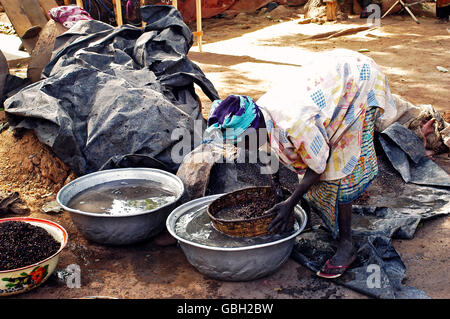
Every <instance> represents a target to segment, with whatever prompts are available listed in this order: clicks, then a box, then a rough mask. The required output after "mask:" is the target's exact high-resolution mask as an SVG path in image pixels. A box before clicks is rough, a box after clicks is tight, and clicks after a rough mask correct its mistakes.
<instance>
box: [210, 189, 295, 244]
mask: <svg viewBox="0 0 450 319" xmlns="http://www.w3.org/2000/svg"><path fill="white" fill-rule="evenodd" d="M283 192H284V196H285V198H287V197H288V196H289V195H290V193H289V191H288V190H286V189H283ZM277 203H278V200H277V197H276V195H275V193H274V191H273V188H272V187H269V186H267V187H249V188H244V189H240V190H237V191H234V192H231V193H228V194H225V195H223V196H221V197H219V198H218V199H216V200H214V201H213V202H211V204H209V206H208V209H207V214H208V216H209V217H210V219H211V222H212V224H213V226H214V227H215V228H216V229H217V230H218V231H221V232H222V233H225V234H227V235H230V236H235V237H256V236H264V235H269V234H270V232H269V231H268V229H267V227H268V226H269V224H270V222H271V221H272V220H273V218H274V217H275V216H276V214H277V213H276V212H274V213H267V211H268V210H270V209H271V208H272V207H273V206H274V205H275V204H277ZM290 225H291V228H292V227H293V225H294V214H292V215H291V219H290Z"/></svg>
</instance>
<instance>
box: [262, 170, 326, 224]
mask: <svg viewBox="0 0 450 319" xmlns="http://www.w3.org/2000/svg"><path fill="white" fill-rule="evenodd" d="M319 177H320V174H317V173H315V172H314V171H313V170H311V169H309V168H308V169H307V170H306V173H305V176H304V177H303V180H302V181H301V182H300V183H299V184H298V185H297V186H296V188H295V191H294V192H293V193H292V195H291V196H290V197H289V198H288V199H286V200H285V201H282V202H281V203H278V204H276V205H275V206H273V207H272V208H271V209H269V210H268V211H267V212H268V213H272V212H278V214H277V215H276V216H275V218H274V219H273V220H272V222H271V223H270V224H269V226H268V228H267V230H268V231H270V232H274V231H279V232H284V231H286V230H288V228H289V218H290V216H291V213H292V212H293V210H294V207H295V205H297V204H298V203H299V202H300V200H301V198H302V197H303V194H305V193H306V192H307V191H308V189H309V188H310V187H311V185H312V184H314V183H315V182H317V181H318V180H319Z"/></svg>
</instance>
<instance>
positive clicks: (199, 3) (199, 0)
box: [195, 0, 203, 52]
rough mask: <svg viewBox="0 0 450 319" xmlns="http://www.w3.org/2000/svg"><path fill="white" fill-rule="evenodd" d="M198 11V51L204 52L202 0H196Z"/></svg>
mask: <svg viewBox="0 0 450 319" xmlns="http://www.w3.org/2000/svg"><path fill="white" fill-rule="evenodd" d="M195 7H196V10H197V45H198V51H199V52H202V38H203V30H202V0H196V4H195Z"/></svg>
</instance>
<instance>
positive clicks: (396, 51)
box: [0, 8, 450, 298]
mask: <svg viewBox="0 0 450 319" xmlns="http://www.w3.org/2000/svg"><path fill="white" fill-rule="evenodd" d="M290 10H292V13H293V14H295V13H297V11H296V10H297V9H296V8H291V9H290ZM419 19H420V21H421V24H420V25H417V24H416V23H414V22H413V20H412V19H410V18H409V16H406V15H405V16H391V17H387V18H385V19H383V20H382V26H381V27H380V28H377V29H374V30H369V31H364V32H360V33H358V34H355V35H349V36H342V37H338V38H334V39H328V40H315V41H313V40H307V39H305V38H306V37H308V36H311V35H315V34H318V33H325V32H329V31H333V30H339V29H343V28H346V27H349V26H352V27H356V26H361V25H363V24H364V22H365V21H363V20H360V19H359V18H357V17H354V18H351V19H350V20H348V21H345V22H341V23H326V24H324V25H317V24H307V25H300V24H298V23H297V21H296V20H292V21H286V22H278V21H277V20H276V21H274V20H270V19H268V18H266V17H265V16H264V15H257V14H254V15H241V16H239V17H238V18H237V19H234V20H227V19H207V20H205V21H204V31H205V37H204V45H203V52H202V53H199V52H197V47H193V48H192V50H191V52H190V54H189V57H190V58H191V59H192V60H193V61H195V62H196V63H197V64H198V65H199V66H200V67H201V68H202V70H203V71H204V72H205V73H206V75H207V77H208V78H209V79H210V80H211V81H212V82H213V83H214V85H215V86H216V89H217V90H218V92H219V94H220V96H221V97H222V98H224V97H226V96H227V95H228V94H231V93H235V94H246V95H250V96H252V97H254V98H258V97H260V96H261V95H262V94H263V93H264V92H265V91H266V90H267V89H268V88H269V87H270V86H271V85H273V84H274V83H275V82H277V81H279V80H281V79H283V78H284V77H286V76H288V75H289V74H291V72H295V70H296V69H297V68H300V67H301V65H302V64H304V63H305V62H306V61H307V60H308V59H312V58H314V56H313V52H317V51H322V50H327V49H333V48H348V49H353V50H359V49H368V50H369V52H367V53H365V54H367V55H368V56H371V57H372V58H374V59H375V60H376V62H377V63H378V64H379V65H381V66H382V68H383V70H384V72H385V73H386V75H387V76H388V79H389V83H390V86H391V90H392V92H393V93H397V94H399V95H401V96H403V97H404V98H406V99H408V100H410V101H411V102H413V103H415V104H432V105H433V106H434V107H435V108H436V109H438V110H439V111H440V112H441V113H442V114H444V115H445V116H446V117H447V120H449V119H450V106H449V95H448V92H449V91H450V73H442V72H439V71H438V70H437V69H436V66H442V67H445V68H447V69H450V57H449V54H448V52H449V49H450V37H449V29H448V28H449V25H448V24H447V25H437V24H435V23H434V22H435V19H433V18H423V17H419ZM224 39H226V40H224ZM198 93H199V95H200V97H201V100H202V103H203V107H204V112H203V113H204V114H207V111H208V108H209V106H210V102H209V101H208V99H207V98H206V97H205V96H204V95H203V94H202V93H200V90H198ZM24 138H25V139H26V140H25V141H23V140H22V141H21V142H15V140H14V138H13V137H12V134H11V132H8V131H5V132H3V133H2V134H1V136H0V190H8V191H18V192H19V193H20V194H21V195H22V197H23V198H24V200H25V201H26V202H27V203H28V205H29V206H30V208H31V209H32V213H31V215H32V216H33V217H40V218H45V219H50V220H54V221H56V222H58V223H60V224H61V225H62V226H63V227H65V228H66V229H67V231H68V232H69V244H68V246H67V248H66V249H65V250H64V251H63V252H62V254H61V259H60V263H59V268H64V267H66V266H68V265H69V264H73V263H76V264H78V265H80V266H81V276H82V286H81V288H79V289H76V288H74V289H69V288H67V287H66V286H65V285H64V284H63V283H60V282H58V280H57V279H56V277H55V276H52V277H51V278H50V279H49V280H48V281H47V283H45V284H44V285H43V286H42V287H40V288H38V289H36V290H34V291H31V292H29V293H26V294H23V295H19V296H17V297H18V298H78V297H84V296H99V295H101V296H111V297H118V298H222V297H225V298H365V296H363V295H361V294H359V293H356V292H354V291H352V290H349V289H346V288H343V287H340V286H337V285H335V284H333V283H331V282H329V281H326V280H322V279H319V278H317V277H315V275H314V274H313V273H312V272H310V271H309V270H307V269H306V268H304V267H303V266H300V265H299V264H297V263H296V262H295V261H293V260H288V262H286V263H285V264H284V265H283V266H282V267H281V269H280V270H279V271H278V272H276V273H275V274H273V275H271V276H269V277H267V278H263V279H260V280H256V281H252V282H245V283H229V282H220V281H215V280H211V279H209V278H206V277H204V276H203V275H201V274H199V273H198V272H197V271H196V270H195V269H194V268H193V267H191V266H190V265H189V263H188V262H187V260H186V258H185V257H184V255H183V253H182V251H181V250H180V248H178V247H176V246H172V247H165V248H162V247H159V246H157V245H156V243H155V241H154V240H151V241H149V242H147V243H143V244H140V245H134V246H132V247H105V246H100V245H97V244H94V243H89V242H88V241H86V240H85V239H84V238H83V237H82V236H81V234H80V233H79V232H78V231H77V229H76V228H75V226H74V225H73V223H72V222H71V220H70V217H69V215H68V214H67V213H61V214H58V215H50V214H45V213H42V212H41V211H40V208H41V206H42V205H43V204H44V203H45V202H48V201H51V200H54V199H55V195H56V192H57V190H58V189H59V188H60V187H61V185H62V184H63V183H64V181H66V180H67V179H68V178H69V179H70V178H71V177H70V176H69V173H68V171H67V169H66V168H65V167H64V165H62V164H61V163H60V162H59V161H58V160H57V159H55V158H54V157H53V156H52V155H51V152H48V150H46V149H45V148H42V146H39V145H40V144H39V143H38V142H37V139H36V138H35V137H34V136H33V135H32V134H26V135H25V137H24ZM446 156H447V157H448V154H447V155H446ZM36 157H37V158H36ZM33 158H35V159H34V160H33ZM38 159H39V160H38ZM53 168H55V170H54V169H53ZM48 171H50V172H52V171H54V172H57V173H55V174H51V173H49V172H48ZM45 174H47V175H45ZM43 175H45V176H43ZM68 176H69V177H68ZM4 217H6V216H4ZM449 244H450V219H449V218H438V219H435V220H432V221H429V222H426V223H424V225H423V226H422V227H421V228H420V229H419V230H418V231H417V233H416V236H415V238H414V239H412V240H402V241H399V240H397V241H394V246H395V248H396V249H397V250H398V252H399V253H400V254H401V256H402V258H403V260H404V262H405V264H406V267H407V280H406V282H405V283H406V284H407V285H409V286H414V287H416V288H419V289H423V290H424V291H425V293H426V294H427V295H428V296H430V297H433V298H449V297H450V285H449V283H450V273H449V268H448V266H447V265H448V262H449V256H450V246H449Z"/></svg>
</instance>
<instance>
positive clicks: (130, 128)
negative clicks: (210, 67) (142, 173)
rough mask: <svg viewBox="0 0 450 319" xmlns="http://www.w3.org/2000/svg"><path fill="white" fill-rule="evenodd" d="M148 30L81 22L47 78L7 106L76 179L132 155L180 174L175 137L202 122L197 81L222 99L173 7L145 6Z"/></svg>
mask: <svg viewBox="0 0 450 319" xmlns="http://www.w3.org/2000/svg"><path fill="white" fill-rule="evenodd" d="M142 17H143V20H144V21H146V23H147V25H146V26H145V27H144V28H143V29H140V28H137V27H133V26H131V25H123V26H121V27H118V28H114V27H112V26H110V25H108V24H105V23H102V22H99V21H80V22H78V23H77V24H76V25H75V26H74V27H73V28H71V29H70V30H68V31H67V32H66V33H64V34H62V35H61V36H59V37H58V38H57V39H56V42H55V50H54V52H53V55H52V59H51V61H50V62H49V64H48V65H47V66H46V67H45V68H44V71H43V74H42V76H43V79H42V80H41V81H39V82H37V83H35V84H32V85H30V86H27V87H26V88H24V89H23V90H21V91H20V92H19V93H17V94H15V95H14V96H12V97H11V98H9V99H8V100H7V101H6V102H5V110H6V112H7V115H8V118H9V122H10V126H11V127H12V128H13V129H16V128H26V129H33V130H34V131H35V133H36V135H37V136H38V138H39V140H40V141H41V142H43V143H44V144H46V145H48V146H50V147H51V149H52V150H53V151H54V153H55V154H56V155H57V156H58V157H59V158H60V159H61V160H62V161H64V162H65V163H66V164H67V165H68V166H69V167H70V168H71V169H73V170H74V171H75V173H76V174H78V175H82V174H86V173H89V172H92V171H96V170H98V169H99V168H100V167H101V166H102V165H104V164H105V163H107V162H111V161H110V159H111V158H117V157H120V156H124V155H129V154H139V155H142V156H149V157H151V158H153V159H155V160H157V161H160V162H162V163H163V164H164V165H166V166H167V168H168V169H169V170H172V171H175V170H176V169H177V167H178V163H174V162H173V161H172V159H171V156H170V152H171V149H172V147H173V146H174V145H175V144H176V143H177V142H178V141H177V140H172V139H171V134H172V131H173V130H174V129H176V128H184V129H186V132H189V133H190V134H193V127H194V125H193V121H194V120H198V119H202V116H201V110H200V107H199V102H198V97H197V95H196V94H195V89H194V83H195V84H197V85H199V86H200V87H201V89H202V90H203V92H204V93H205V94H206V95H207V96H208V97H209V98H210V99H211V100H214V99H217V98H218V94H217V92H216V90H215V88H214V86H213V85H212V83H211V82H210V81H209V80H208V79H207V78H206V77H205V75H204V73H203V72H202V71H201V70H200V68H199V67H198V66H197V65H195V64H194V63H193V62H191V61H190V60H189V59H188V58H187V53H188V51H189V49H190V47H191V46H192V44H193V36H192V33H191V31H190V30H189V28H188V27H187V26H186V24H185V23H184V22H183V20H182V18H181V15H180V14H179V12H178V11H177V10H175V9H174V8H173V7H172V6H147V7H144V8H142Z"/></svg>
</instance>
